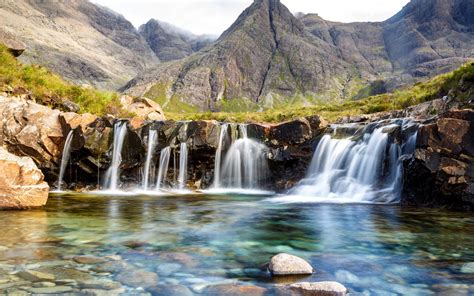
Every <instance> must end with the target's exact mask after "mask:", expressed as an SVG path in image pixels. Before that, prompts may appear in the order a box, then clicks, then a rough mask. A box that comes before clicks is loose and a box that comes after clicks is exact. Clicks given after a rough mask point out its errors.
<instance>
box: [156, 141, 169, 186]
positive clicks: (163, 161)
mask: <svg viewBox="0 0 474 296" xmlns="http://www.w3.org/2000/svg"><path fill="white" fill-rule="evenodd" d="M170 156H171V148H170V147H166V148H164V149H163V150H161V154H160V167H159V169H158V178H157V180H156V190H158V191H159V190H161V188H163V185H164V182H165V180H166V176H167V174H168V167H169V164H170Z"/></svg>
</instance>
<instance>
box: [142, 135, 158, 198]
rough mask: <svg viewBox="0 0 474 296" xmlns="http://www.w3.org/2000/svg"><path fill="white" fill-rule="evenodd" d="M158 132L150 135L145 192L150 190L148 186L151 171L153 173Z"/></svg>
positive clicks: (144, 181) (144, 180) (144, 183)
mask: <svg viewBox="0 0 474 296" xmlns="http://www.w3.org/2000/svg"><path fill="white" fill-rule="evenodd" d="M157 140H158V132H157V131H156V130H150V132H149V134H148V147H147V152H146V162H145V173H144V176H143V182H142V183H143V185H142V187H143V190H145V191H147V190H148V184H149V182H150V171H151V166H152V163H151V160H152V158H153V153H154V152H155V147H156V145H158V141H157Z"/></svg>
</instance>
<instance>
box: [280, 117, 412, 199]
mask: <svg viewBox="0 0 474 296" xmlns="http://www.w3.org/2000/svg"><path fill="white" fill-rule="evenodd" d="M414 125H415V124H414V123H413V122H410V121H407V120H395V121H391V122H388V123H387V122H380V123H374V124H369V125H367V126H366V127H365V128H363V129H362V130H360V129H358V128H354V127H352V128H351V127H350V126H349V127H348V126H335V127H334V132H333V133H332V134H328V135H325V136H324V137H323V138H322V139H321V141H320V143H319V145H318V147H317V149H316V151H315V153H314V157H313V160H312V162H311V166H310V168H309V171H308V174H307V177H306V179H304V180H303V181H301V182H300V184H299V185H298V186H297V187H296V188H294V189H293V190H292V191H290V193H289V194H290V195H292V197H291V198H288V199H287V201H291V199H293V201H298V200H299V201H316V202H317V201H328V202H378V203H394V202H398V201H399V199H400V193H401V187H402V177H403V176H402V163H401V160H400V157H401V156H402V155H404V154H411V153H413V152H414V147H415V142H416V129H413V128H412V127H413V126H414ZM351 130H352V131H353V134H352V135H350V131H351ZM348 131H349V136H348V135H347V133H348ZM295 196H299V197H301V198H300V199H298V198H296V197H295ZM283 199H284V198H283Z"/></svg>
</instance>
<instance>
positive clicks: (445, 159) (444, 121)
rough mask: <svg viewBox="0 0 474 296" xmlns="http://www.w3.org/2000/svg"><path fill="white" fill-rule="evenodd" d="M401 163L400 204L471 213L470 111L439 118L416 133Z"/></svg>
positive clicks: (473, 130)
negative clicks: (413, 144)
mask: <svg viewBox="0 0 474 296" xmlns="http://www.w3.org/2000/svg"><path fill="white" fill-rule="evenodd" d="M416 147H417V149H416V152H415V155H414V157H413V158H412V159H408V160H407V161H406V162H405V174H404V179H405V182H404V184H405V185H404V193H403V197H404V198H403V203H404V204H410V205H421V206H448V207H450V208H462V209H466V210H472V209H474V111H473V110H455V111H448V112H445V113H444V114H442V115H440V116H439V117H438V118H437V119H436V120H434V121H433V122H431V123H428V124H425V125H424V126H422V127H421V128H420V130H419V132H418V140H417V144H416Z"/></svg>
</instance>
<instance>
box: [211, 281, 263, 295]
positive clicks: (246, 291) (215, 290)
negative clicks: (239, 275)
mask: <svg viewBox="0 0 474 296" xmlns="http://www.w3.org/2000/svg"><path fill="white" fill-rule="evenodd" d="M266 291H267V290H266V289H265V288H262V287H258V286H239V285H234V284H228V285H216V286H210V287H208V288H206V289H204V292H203V294H204V295H209V296H218V295H226V296H242V295H244V296H245V295H248V296H263V295H264V294H265V293H266Z"/></svg>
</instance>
